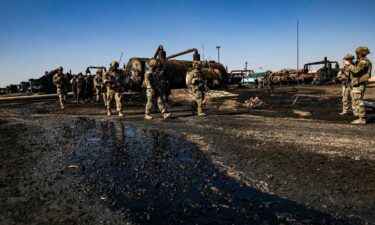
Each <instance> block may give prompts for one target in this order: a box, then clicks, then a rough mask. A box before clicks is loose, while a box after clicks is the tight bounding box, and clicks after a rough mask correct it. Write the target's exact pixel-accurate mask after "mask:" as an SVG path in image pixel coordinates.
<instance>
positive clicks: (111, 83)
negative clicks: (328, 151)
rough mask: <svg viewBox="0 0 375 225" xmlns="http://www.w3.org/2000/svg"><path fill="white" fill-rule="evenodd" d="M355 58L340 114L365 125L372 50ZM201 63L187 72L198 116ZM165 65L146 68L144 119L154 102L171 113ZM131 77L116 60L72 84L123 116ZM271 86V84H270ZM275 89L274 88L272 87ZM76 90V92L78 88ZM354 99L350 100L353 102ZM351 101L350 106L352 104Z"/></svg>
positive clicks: (347, 70) (62, 86)
mask: <svg viewBox="0 0 375 225" xmlns="http://www.w3.org/2000/svg"><path fill="white" fill-rule="evenodd" d="M355 52H356V56H357V57H356V61H354V59H355V57H354V56H353V55H351V54H347V55H345V57H344V58H343V64H344V67H343V69H342V70H341V71H340V72H339V74H338V79H339V80H341V81H342V102H343V109H342V112H341V113H340V115H346V114H348V113H349V111H350V108H351V109H352V111H353V114H354V116H357V117H358V119H356V120H354V121H352V124H366V122H367V121H366V109H365V104H364V100H363V97H364V93H365V90H366V85H367V83H368V80H369V78H370V77H371V70H372V63H371V61H370V60H369V59H368V58H366V56H367V55H368V54H369V53H370V51H369V49H368V47H364V46H361V47H358V48H357V49H356V50H355ZM201 68H202V64H201V62H200V61H193V63H192V68H191V69H190V70H189V71H188V72H187V74H186V85H187V87H188V88H189V89H190V90H191V93H192V95H193V97H194V99H195V101H196V106H197V115H198V116H204V115H205V114H204V113H203V109H202V105H203V101H204V98H205V93H206V92H207V91H208V88H207V85H206V80H205V79H204V77H203V75H202V70H201ZM164 69H165V68H164V64H163V62H162V61H160V60H159V59H151V60H149V61H148V66H147V71H146V73H145V76H144V81H143V86H144V88H146V96H147V103H146V108H145V119H147V120H150V119H152V118H153V117H152V115H151V111H152V109H153V106H154V104H155V103H157V106H158V108H159V110H160V112H161V114H162V115H163V117H164V118H165V119H167V118H169V117H170V116H171V115H172V114H171V113H170V112H168V108H167V105H166V100H167V97H168V96H167V95H168V85H169V84H168V78H167V76H166V74H165V72H164ZM63 78H64V74H63V68H62V67H60V68H59V69H58V70H57V73H56V74H55V75H54V76H53V83H54V84H55V85H56V88H57V94H58V96H59V101H60V105H61V108H62V109H64V107H65V101H66V98H67V88H66V85H67V84H66V82H64V79H63ZM129 82H130V80H129V77H127V76H126V75H124V71H123V70H120V69H119V63H118V62H116V61H113V62H112V63H111V64H110V67H109V70H108V71H105V70H103V69H99V70H98V71H97V73H96V75H95V77H94V80H93V82H90V80H89V79H88V78H87V77H86V78H84V77H83V75H82V74H78V76H75V77H73V79H72V80H71V85H72V88H73V94H74V96H75V99H76V101H85V100H87V98H90V96H89V95H88V94H87V93H88V92H91V93H93V90H95V94H96V100H97V101H98V102H100V101H103V102H104V104H105V106H106V109H107V115H108V116H110V115H112V105H113V101H115V106H116V111H117V112H118V115H119V116H123V115H124V114H123V105H122V98H123V94H124V92H126V91H128V90H129ZM270 86H272V85H271V84H270ZM269 89H271V90H272V91H271V92H273V88H272V87H270V88H269ZM75 90H76V91H75ZM350 100H351V101H350ZM350 102H351V107H350Z"/></svg>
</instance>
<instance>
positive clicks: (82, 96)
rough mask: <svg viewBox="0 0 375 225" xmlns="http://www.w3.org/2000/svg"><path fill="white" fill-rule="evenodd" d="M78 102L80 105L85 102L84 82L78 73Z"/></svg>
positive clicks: (81, 75)
mask: <svg viewBox="0 0 375 225" xmlns="http://www.w3.org/2000/svg"><path fill="white" fill-rule="evenodd" d="M79 101H81V103H82V104H83V103H84V101H85V80H84V78H83V74H82V73H79V74H78V78H77V102H79Z"/></svg>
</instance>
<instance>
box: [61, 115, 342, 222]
mask: <svg viewBox="0 0 375 225" xmlns="http://www.w3.org/2000/svg"><path fill="white" fill-rule="evenodd" d="M66 131H67V133H68V134H69V135H70V136H71V137H72V138H74V140H75V146H76V147H75V149H74V154H73V155H71V156H70V158H69V159H68V162H67V163H69V164H75V165H79V168H81V169H80V170H67V175H74V176H77V175H79V176H83V177H84V178H85V179H84V180H85V181H86V182H87V184H88V185H89V186H90V189H91V190H93V191H94V192H95V193H96V195H97V197H98V199H100V201H103V204H107V205H108V207H110V208H111V209H112V210H121V211H122V212H124V213H127V214H128V217H129V219H130V220H132V221H133V222H134V223H136V224H260V223H262V224H280V223H285V224H344V223H342V222H339V221H337V220H335V219H334V218H332V217H331V216H329V215H327V214H324V213H321V212H318V211H314V210H310V209H307V208H305V207H304V206H301V205H298V204H296V203H295V202H292V201H289V200H286V199H282V198H279V197H277V196H272V195H268V194H265V193H262V192H260V191H258V190H256V189H253V188H251V187H249V186H247V185H245V184H243V183H241V182H239V181H237V180H235V179H233V178H231V177H229V176H227V175H226V173H225V172H223V171H222V170H220V169H218V168H217V167H216V166H215V165H214V164H213V163H212V162H211V161H210V159H209V158H208V157H207V156H206V155H205V154H203V153H202V152H201V151H200V150H199V149H198V148H197V146H196V145H194V144H193V143H191V142H189V141H187V140H185V139H183V138H182V137H181V136H179V135H177V134H176V135H170V134H166V133H163V132H161V131H159V130H147V129H139V128H137V127H135V126H133V125H130V124H126V123H122V122H110V121H99V120H89V119H86V120H78V121H75V122H72V123H71V124H70V125H69V127H68V128H67V129H66Z"/></svg>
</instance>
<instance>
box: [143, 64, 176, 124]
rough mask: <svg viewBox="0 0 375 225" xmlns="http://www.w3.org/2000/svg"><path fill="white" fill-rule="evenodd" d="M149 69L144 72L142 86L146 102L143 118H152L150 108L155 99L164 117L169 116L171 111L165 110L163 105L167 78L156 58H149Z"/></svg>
mask: <svg viewBox="0 0 375 225" xmlns="http://www.w3.org/2000/svg"><path fill="white" fill-rule="evenodd" d="M149 67H150V68H149V70H148V71H147V72H146V74H145V79H144V86H145V87H146V88H147V89H146V95H147V104H146V110H145V114H146V115H145V119H152V116H151V110H152V107H153V103H154V101H155V100H157V104H158V107H159V110H160V111H161V113H162V114H163V117H164V118H165V119H166V118H168V117H170V116H171V113H168V112H167V107H166V105H165V92H166V87H167V84H168V80H167V79H166V76H165V75H164V71H163V69H162V66H161V64H160V62H158V61H156V59H151V60H150V62H149Z"/></svg>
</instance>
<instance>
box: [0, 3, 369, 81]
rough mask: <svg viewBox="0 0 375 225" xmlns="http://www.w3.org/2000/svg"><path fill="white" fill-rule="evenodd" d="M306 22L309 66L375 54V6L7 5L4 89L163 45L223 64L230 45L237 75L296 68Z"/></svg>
mask: <svg viewBox="0 0 375 225" xmlns="http://www.w3.org/2000/svg"><path fill="white" fill-rule="evenodd" d="M297 19H298V20H299V23H300V66H302V65H303V64H304V63H306V62H310V61H317V60H322V59H323V57H324V56H327V57H328V58H329V59H332V60H337V61H341V58H342V57H343V55H345V54H346V53H348V52H352V53H354V50H355V48H356V47H357V46H359V45H367V46H368V47H369V48H370V51H371V50H372V51H373V52H375V29H374V27H375V1H373V0H353V1H349V0H331V1H329V0H326V1H320V0H279V1H276V0H264V1H255V0H232V1H229V0H185V1H183V0H152V1H151V0H150V1H148V0H143V1H125V0H123V1H120V0H106V1H105V0H91V1H89V0H81V1H80V0H0V78H1V79H0V86H5V85H6V84H9V83H19V82H20V81H22V80H27V79H28V78H32V77H35V78H38V77H40V76H41V74H43V72H44V71H45V70H51V69H53V68H56V67H58V66H60V65H62V66H63V67H64V68H65V69H66V70H69V69H71V70H72V72H73V73H77V72H81V71H84V70H85V68H86V67H87V66H89V65H104V66H108V64H109V62H110V61H112V60H118V59H119V57H120V54H121V52H122V51H123V52H124V57H123V60H122V62H127V60H128V59H129V58H130V57H151V56H152V55H153V53H154V52H155V50H156V48H157V46H158V45H159V44H163V45H164V47H165V49H166V51H167V55H170V54H173V53H176V52H178V51H181V50H185V49H187V48H194V47H195V48H198V49H199V50H201V49H202V43H204V48H205V58H206V59H208V58H209V57H210V58H211V59H214V60H216V59H217V50H216V48H215V46H217V45H220V46H222V47H221V62H222V63H223V64H224V65H225V66H228V68H229V69H230V70H231V69H242V68H244V63H245V61H248V62H249V67H250V68H253V69H254V70H259V69H258V68H259V67H262V68H263V69H262V70H265V69H271V70H278V69H282V68H296V21H297ZM201 55H202V52H201ZM191 58H192V56H191V55H188V56H185V57H181V59H191ZM369 58H370V59H371V60H372V61H374V59H375V58H374V57H373V54H371V55H370V56H369Z"/></svg>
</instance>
